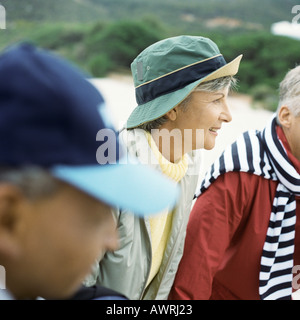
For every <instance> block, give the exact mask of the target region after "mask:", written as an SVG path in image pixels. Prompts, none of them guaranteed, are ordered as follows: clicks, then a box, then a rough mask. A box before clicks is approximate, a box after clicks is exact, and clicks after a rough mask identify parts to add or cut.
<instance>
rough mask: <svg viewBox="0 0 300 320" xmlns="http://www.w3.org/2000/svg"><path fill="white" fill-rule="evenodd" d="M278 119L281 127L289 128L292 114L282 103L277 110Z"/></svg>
mask: <svg viewBox="0 0 300 320" xmlns="http://www.w3.org/2000/svg"><path fill="white" fill-rule="evenodd" d="M278 120H279V123H280V125H281V126H282V127H283V128H286V129H289V128H290V126H291V124H292V120H293V115H292V113H291V111H290V109H289V107H288V106H285V105H283V106H281V107H280V109H279V111H278Z"/></svg>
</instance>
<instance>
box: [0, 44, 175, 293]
mask: <svg viewBox="0 0 300 320" xmlns="http://www.w3.org/2000/svg"><path fill="white" fill-rule="evenodd" d="M103 130H104V132H103ZM100 131H101V132H102V135H103V136H106V137H107V135H109V134H111V133H115V139H111V140H109V139H108V140H107V139H103V141H96V136H97V133H99V132H100ZM105 133H107V135H105ZM104 147H105V150H106V152H107V153H108V154H113V155H114V159H109V161H107V163H102V164H101V165H100V164H99V163H98V162H97V160H96V152H98V151H99V148H100V151H101V148H103V149H104ZM124 157H125V154H124V153H123V152H122V148H121V146H120V145H119V143H118V139H117V138H116V132H115V131H114V129H113V127H112V126H111V123H110V120H109V118H108V117H107V116H106V109H105V105H104V101H103V98H102V96H101V94H100V93H99V92H98V91H97V90H96V89H95V88H94V87H93V86H92V85H91V84H90V83H89V82H88V81H87V80H86V79H85V76H84V75H82V74H81V73H80V72H79V71H78V70H76V69H75V68H74V67H72V66H71V65H69V64H68V63H67V62H65V61H63V60H61V59H60V58H58V57H56V56H54V55H52V54H50V53H48V52H46V51H43V50H40V49H37V48H35V47H34V46H31V45H29V44H20V45H17V46H14V47H12V48H10V49H7V50H6V51H5V52H4V53H2V55H1V56H0V265H1V266H2V268H1V270H2V271H3V270H5V274H4V275H5V277H4V276H3V272H2V282H4V285H5V287H6V288H7V290H3V289H1V290H0V299H10V298H11V299H35V298H37V297H38V296H40V297H43V298H46V299H52V298H66V297H69V296H71V295H72V294H74V293H75V292H76V290H77V289H78V288H79V286H80V284H81V282H82V280H83V279H84V277H85V276H86V275H87V274H88V273H89V272H90V268H91V265H92V263H93V262H94V261H95V260H96V258H98V256H99V255H100V254H101V253H102V252H105V251H106V250H114V249H116V248H117V247H118V235H117V232H116V225H115V221H114V219H113V216H112V214H111V208H112V207H121V208H128V209H130V210H133V211H134V212H135V213H136V214H138V215H142V216H143V215H145V214H150V213H151V214H152V213H154V212H157V211H161V210H163V209H164V208H166V207H168V206H169V205H171V206H172V205H174V204H175V202H176V198H177V193H178V190H177V188H176V186H175V185H174V184H173V183H171V182H169V181H166V180H165V179H164V178H162V177H161V176H160V175H158V174H156V173H155V172H153V170H150V169H149V168H145V166H142V165H139V164H137V163H135V162H132V163H131V160H130V159H127V160H126V161H123V163H124V164H120V161H121V159H123V158H124ZM104 158H105V155H104V154H103V159H104ZM103 159H102V160H103ZM145 180H146V181H147V187H144V186H143V185H144V181H145ZM153 185H155V188H156V190H157V192H156V193H155V194H153V193H151V194H150V192H149V190H152V189H153ZM151 186H152V187H151ZM166 191H167V192H166ZM145 203H146V205H145ZM2 288H3V283H2Z"/></svg>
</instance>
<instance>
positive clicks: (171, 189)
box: [51, 163, 179, 216]
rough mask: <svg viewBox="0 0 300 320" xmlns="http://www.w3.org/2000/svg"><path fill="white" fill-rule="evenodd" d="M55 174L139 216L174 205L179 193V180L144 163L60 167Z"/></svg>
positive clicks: (53, 171)
mask: <svg viewBox="0 0 300 320" xmlns="http://www.w3.org/2000/svg"><path fill="white" fill-rule="evenodd" d="M51 173H52V175H53V176H55V177H56V178H58V179H60V180H62V181H65V182H67V183H69V184H71V185H73V186H74V187H76V188H78V189H80V190H81V191H83V192H85V193H87V194H89V195H90V196H92V197H94V198H96V199H98V200H100V201H102V202H104V203H106V204H108V205H110V206H112V207H118V208H120V209H126V210H129V211H132V212H133V213H134V214H136V215H139V216H145V215H151V214H155V213H158V212H161V211H163V210H164V209H167V208H173V207H174V206H175V204H176V202H177V199H178V196H179V187H178V186H177V185H176V183H175V182H173V181H172V180H170V179H169V178H167V177H164V176H163V175H162V174H161V173H159V172H157V171H156V170H154V169H152V168H150V167H149V166H146V165H143V164H140V163H126V164H107V165H91V166H80V167H73V166H56V167H54V168H52V169H51Z"/></svg>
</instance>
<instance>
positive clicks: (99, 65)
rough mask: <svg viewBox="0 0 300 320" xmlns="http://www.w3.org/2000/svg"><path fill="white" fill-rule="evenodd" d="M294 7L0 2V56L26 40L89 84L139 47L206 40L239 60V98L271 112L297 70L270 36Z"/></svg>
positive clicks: (292, 44)
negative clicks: (87, 77)
mask: <svg viewBox="0 0 300 320" xmlns="http://www.w3.org/2000/svg"><path fill="white" fill-rule="evenodd" d="M297 2H298V4H299V0H251V1H250V0H226V1H225V0H210V1H207V0H185V1H183V0H164V1H163V2H162V1H161V0H151V1H149V0H0V4H2V5H3V6H4V7H5V9H6V15H7V19H6V26H7V27H6V29H5V30H0V49H3V48H4V47H5V46H7V45H9V44H12V43H15V42H18V41H24V40H28V41H31V42H33V43H35V44H37V45H39V46H41V47H43V48H47V49H50V50H53V51H55V52H57V53H59V54H60V55H62V56H64V57H66V58H68V59H69V60H71V61H73V62H75V63H76V64H77V65H79V66H80V67H81V68H82V69H84V70H86V71H88V72H89V73H90V74H92V75H93V76H95V77H103V76H106V75H107V74H108V73H110V72H119V73H120V72H125V73H129V72H130V63H131V61H132V60H133V59H134V58H135V57H136V55H137V54H138V53H139V52H141V51H142V50H143V49H144V48H145V47H147V46H148V45H150V44H152V43H153V42H156V41H158V40H160V39H163V38H166V37H171V36H176V35H179V34H194V35H202V36H207V37H209V38H211V39H212V40H214V41H215V42H216V43H217V44H218V46H219V48H220V50H221V52H222V53H223V54H224V56H225V58H226V59H227V60H228V61H229V60H231V59H233V58H235V57H236V56H237V55H239V54H243V55H244V58H243V60H242V63H241V67H240V71H239V74H238V79H239V84H240V85H239V91H240V92H244V93H250V94H251V95H252V96H253V97H254V98H256V99H258V100H264V101H265V103H266V105H267V107H268V108H271V109H274V108H275V106H276V100H277V87H278V83H279V82H280V80H281V79H282V78H283V76H284V74H285V73H286V72H287V71H288V69H290V68H293V67H294V66H295V65H297V64H300V54H299V52H300V42H299V41H297V40H293V39H289V38H286V37H278V36H274V35H271V34H270V25H271V24H272V23H274V22H278V21H283V20H286V21H291V20H292V18H293V15H292V13H291V9H292V7H293V6H294V5H296V4H297Z"/></svg>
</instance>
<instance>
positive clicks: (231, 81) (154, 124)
mask: <svg viewBox="0 0 300 320" xmlns="http://www.w3.org/2000/svg"><path fill="white" fill-rule="evenodd" d="M235 86H236V79H235V78H234V77H232V76H226V77H222V78H218V79H215V80H211V81H207V82H202V83H200V84H199V85H198V86H197V87H196V88H195V89H194V90H193V91H192V92H191V93H190V94H189V95H188V96H187V97H186V98H185V99H184V100H183V101H182V102H180V104H179V107H180V108H182V109H183V111H186V110H187V108H188V105H189V103H190V101H191V95H192V93H193V92H195V91H202V92H216V91H220V90H223V89H224V88H227V87H229V89H234V88H235ZM167 121H168V118H167V117H166V116H162V117H160V118H158V119H155V120H152V121H149V122H146V123H143V124H141V125H139V126H138V127H136V128H132V129H143V130H145V131H148V132H151V130H152V129H159V128H160V126H162V125H163V124H164V123H166V122H167ZM128 130H130V129H128Z"/></svg>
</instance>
